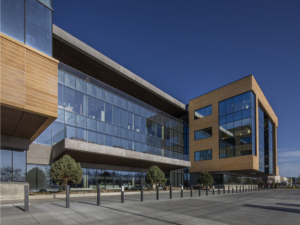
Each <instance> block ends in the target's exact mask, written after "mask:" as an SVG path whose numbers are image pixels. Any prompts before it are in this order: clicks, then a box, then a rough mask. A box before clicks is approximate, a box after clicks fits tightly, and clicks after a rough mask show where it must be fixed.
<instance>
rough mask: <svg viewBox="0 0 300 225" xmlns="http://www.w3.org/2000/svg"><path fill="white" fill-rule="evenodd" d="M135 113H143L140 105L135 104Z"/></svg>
mask: <svg viewBox="0 0 300 225" xmlns="http://www.w3.org/2000/svg"><path fill="white" fill-rule="evenodd" d="M134 112H135V114H138V115H141V107H140V106H138V105H134Z"/></svg>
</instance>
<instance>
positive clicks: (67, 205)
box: [66, 185, 70, 208]
mask: <svg viewBox="0 0 300 225" xmlns="http://www.w3.org/2000/svg"><path fill="white" fill-rule="evenodd" d="M66 208H70V186H69V185H67V188H66Z"/></svg>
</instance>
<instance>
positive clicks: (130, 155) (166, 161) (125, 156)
mask: <svg viewBox="0 0 300 225" xmlns="http://www.w3.org/2000/svg"><path fill="white" fill-rule="evenodd" d="M65 154H68V155H70V156H71V157H72V158H74V159H75V160H76V161H77V162H83V163H95V164H105V165H118V166H127V167H136V168H145V169H148V168H150V167H151V166H154V165H157V166H158V167H159V168H161V169H162V170H165V171H171V170H177V169H182V168H185V167H190V166H191V163H190V162H189V161H184V160H178V159H171V158H167V157H162V156H157V155H152V154H146V153H141V152H136V151H130V150H125V149H120V148H115V147H109V146H105V145H98V144H93V143H88V142H82V141H77V140H71V139H63V140H62V141H60V142H59V143H57V144H56V145H54V146H53V147H52V159H53V160H56V159H59V158H60V157H62V156H63V155H65Z"/></svg>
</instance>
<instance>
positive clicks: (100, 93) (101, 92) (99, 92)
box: [96, 87, 105, 100]
mask: <svg viewBox="0 0 300 225" xmlns="http://www.w3.org/2000/svg"><path fill="white" fill-rule="evenodd" d="M96 95H97V98H99V99H101V100H105V91H104V90H103V89H101V88H98V87H96Z"/></svg>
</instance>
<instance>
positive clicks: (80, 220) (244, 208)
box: [1, 190, 300, 225]
mask: <svg viewBox="0 0 300 225" xmlns="http://www.w3.org/2000/svg"><path fill="white" fill-rule="evenodd" d="M201 195H202V196H201V197H199V196H198V191H194V192H193V197H190V193H189V192H185V193H184V198H180V194H179V193H176V194H175V193H173V199H171V200H170V199H169V195H168V194H161V195H160V199H159V201H157V200H156V196H155V193H154V194H153V195H145V196H144V202H140V195H130V196H125V203H123V204H122V203H120V196H107V197H102V198H101V206H97V205H96V197H84V198H80V197H78V198H73V199H71V203H70V205H71V208H70V209H67V208H65V199H40V200H31V201H30V206H29V213H25V212H24V211H23V206H22V205H15V206H6V205H7V204H11V203H17V202H19V203H20V201H15V202H12V201H10V202H8V201H2V202H1V225H6V224H14V225H16V224H17V225H18V224H22V225H26V224H30V225H31V224H33V225H35V224H42V225H49V224H55V225H60V224H89V225H91V224H98V225H101V224H132V225H134V224H155V225H160V224H169V225H171V224H193V225H194V224H205V225H206V224H207V225H209V224H243V225H247V224H255V225H259V224H289V225H293V224H297V225H299V224H300V191H299V190H268V191H262V192H252V193H238V194H227V193H226V194H225V195H224V194H221V195H217V192H216V193H215V195H214V196H212V193H211V192H209V196H205V192H201Z"/></svg>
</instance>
